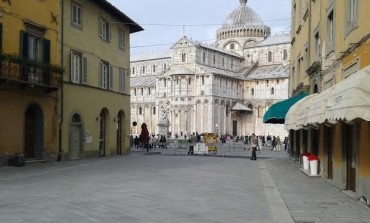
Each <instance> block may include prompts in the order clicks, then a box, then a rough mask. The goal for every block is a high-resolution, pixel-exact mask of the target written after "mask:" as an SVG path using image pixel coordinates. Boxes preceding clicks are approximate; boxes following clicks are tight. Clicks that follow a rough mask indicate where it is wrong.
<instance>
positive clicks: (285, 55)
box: [283, 49, 288, 60]
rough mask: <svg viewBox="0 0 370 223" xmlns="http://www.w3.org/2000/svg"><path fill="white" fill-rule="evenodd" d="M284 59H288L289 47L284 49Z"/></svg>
mask: <svg viewBox="0 0 370 223" xmlns="http://www.w3.org/2000/svg"><path fill="white" fill-rule="evenodd" d="M283 60H288V50H287V49H284V50H283Z"/></svg>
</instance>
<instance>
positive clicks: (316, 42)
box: [315, 32, 321, 59]
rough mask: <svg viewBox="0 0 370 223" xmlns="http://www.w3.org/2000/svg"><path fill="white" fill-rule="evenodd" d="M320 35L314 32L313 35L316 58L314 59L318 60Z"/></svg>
mask: <svg viewBox="0 0 370 223" xmlns="http://www.w3.org/2000/svg"><path fill="white" fill-rule="evenodd" d="M320 51H321V50H320V33H319V32H316V34H315V56H316V59H318V58H319V57H320V54H321V53H320Z"/></svg>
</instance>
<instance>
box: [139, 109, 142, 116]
mask: <svg viewBox="0 0 370 223" xmlns="http://www.w3.org/2000/svg"><path fill="white" fill-rule="evenodd" d="M142 114H143V108H141V107H140V108H139V115H142Z"/></svg>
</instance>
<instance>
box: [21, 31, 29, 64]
mask: <svg viewBox="0 0 370 223" xmlns="http://www.w3.org/2000/svg"><path fill="white" fill-rule="evenodd" d="M20 54H21V55H22V57H23V58H25V59H28V34H27V33H26V32H23V31H21V53H20Z"/></svg>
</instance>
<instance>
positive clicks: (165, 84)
mask: <svg viewBox="0 0 370 223" xmlns="http://www.w3.org/2000/svg"><path fill="white" fill-rule="evenodd" d="M163 82H164V87H167V81H166V79H164V80H163Z"/></svg>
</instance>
